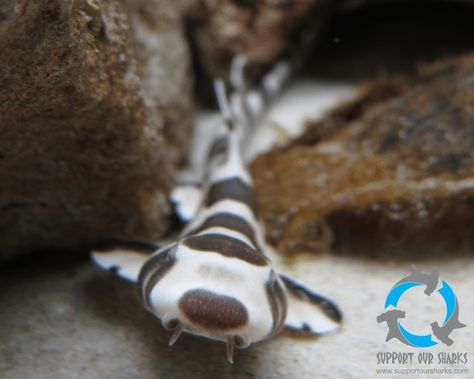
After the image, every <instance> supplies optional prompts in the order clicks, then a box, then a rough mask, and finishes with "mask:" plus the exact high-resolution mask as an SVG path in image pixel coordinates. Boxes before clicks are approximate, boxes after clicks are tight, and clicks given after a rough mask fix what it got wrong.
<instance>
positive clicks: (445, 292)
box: [377, 267, 466, 348]
mask: <svg viewBox="0 0 474 379" xmlns="http://www.w3.org/2000/svg"><path fill="white" fill-rule="evenodd" d="M438 279H439V274H438V271H436V270H433V272H432V273H431V274H426V273H423V272H421V271H420V270H419V269H418V268H416V267H413V271H412V273H411V274H410V275H408V276H407V277H405V278H403V279H401V280H400V281H398V282H397V283H396V284H395V285H394V286H393V287H392V289H391V290H390V292H389V293H388V295H387V299H386V300H385V308H384V309H385V310H386V311H385V312H384V313H382V314H380V315H378V316H377V322H378V323H382V322H386V323H387V326H388V334H387V339H386V341H389V340H391V339H392V338H395V339H398V340H399V341H401V342H403V343H404V344H406V345H409V346H414V347H419V348H426V347H432V346H436V345H438V344H439V342H442V343H444V344H445V345H448V346H450V345H452V344H453V340H452V339H451V338H450V337H449V335H450V334H451V332H452V331H453V330H454V329H458V328H463V327H465V326H466V325H464V324H462V323H461V322H459V303H458V300H457V297H456V295H455V294H454V291H453V289H452V287H451V286H450V285H449V284H448V283H447V282H445V281H444V280H441V288H439V289H438V290H437V292H438V293H439V294H440V295H441V297H442V298H443V300H444V303H445V306H446V316H445V318H444V321H443V323H442V325H439V323H438V322H436V321H435V322H433V323H431V330H432V333H430V334H423V335H418V334H414V333H411V332H409V331H408V330H406V329H405V328H404V327H403V325H402V323H401V321H400V319H403V318H405V311H403V310H400V309H398V308H397V307H398V303H399V300H400V298H401V297H402V296H403V295H404V294H405V292H406V291H408V290H409V289H410V288H413V287H417V286H422V285H424V286H426V287H425V291H424V293H425V295H427V296H431V294H432V293H433V292H435V290H436V288H437V287H438ZM387 309H388V310H387ZM434 337H435V338H436V339H437V340H434V339H433V338H434ZM438 341H439V342H438Z"/></svg>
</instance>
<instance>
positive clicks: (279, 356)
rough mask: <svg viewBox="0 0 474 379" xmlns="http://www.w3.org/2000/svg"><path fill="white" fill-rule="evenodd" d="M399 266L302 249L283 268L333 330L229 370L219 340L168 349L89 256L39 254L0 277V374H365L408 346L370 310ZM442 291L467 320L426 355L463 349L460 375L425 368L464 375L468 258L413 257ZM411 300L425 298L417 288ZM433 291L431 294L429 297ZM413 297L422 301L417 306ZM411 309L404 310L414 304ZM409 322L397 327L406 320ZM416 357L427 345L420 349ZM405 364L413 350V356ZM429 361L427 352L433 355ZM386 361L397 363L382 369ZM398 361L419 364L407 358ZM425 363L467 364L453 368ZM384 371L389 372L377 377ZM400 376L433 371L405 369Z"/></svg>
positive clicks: (10, 378)
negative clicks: (448, 291)
mask: <svg viewBox="0 0 474 379" xmlns="http://www.w3.org/2000/svg"><path fill="white" fill-rule="evenodd" d="M411 262H412V261H410V262H387V261H383V262H380V261H369V260H363V259H354V258H348V257H347V256H346V257H335V256H323V257H318V258H315V257H314V255H312V256H311V257H309V256H301V257H298V259H297V260H295V261H292V264H291V265H290V266H287V267H284V268H283V269H284V270H285V271H286V272H288V273H290V274H292V275H294V277H296V278H298V279H299V280H302V281H304V282H306V283H308V284H309V285H311V286H312V287H313V288H315V289H317V290H318V291H320V292H321V293H324V294H327V295H328V296H330V297H331V298H332V299H334V300H335V301H337V302H338V304H339V305H340V307H341V309H342V310H343V311H344V324H343V329H342V330H341V331H340V332H338V333H336V334H333V335H330V336H325V337H321V338H315V339H303V338H292V337H291V336H289V335H281V336H278V337H276V338H273V339H271V340H269V341H266V342H263V343H259V344H256V345H254V346H252V347H250V348H249V349H245V350H237V351H236V352H235V363H234V364H233V365H230V364H229V363H228V362H227V360H226V357H225V348H224V344H222V343H215V342H212V341H208V340H205V339H202V338H196V337H192V336H189V335H183V336H182V337H180V339H179V341H178V342H177V343H176V345H175V346H173V347H168V341H169V338H170V332H168V331H166V330H164V329H163V327H162V326H161V323H160V322H159V321H158V320H156V319H155V318H154V317H153V316H152V315H151V314H149V313H148V312H147V311H146V310H145V309H144V308H143V307H142V306H141V305H140V303H139V300H138V294H137V291H136V288H134V287H133V286H131V285H130V284H128V283H125V282H123V281H120V280H119V279H117V278H114V277H112V276H111V275H110V274H107V273H104V272H101V271H98V270H97V269H96V268H94V267H92V264H90V263H89V262H83V263H81V262H71V261H70V259H69V260H68V259H65V258H64V257H62V258H61V257H59V259H58V257H56V259H55V258H54V257H45V258H43V259H42V260H41V262H30V265H28V263H24V264H23V265H18V266H17V267H16V268H13V267H11V268H10V269H9V270H8V271H5V270H3V271H1V272H0V274H1V275H0V287H1V288H2V291H1V292H0V303H1V304H2V306H1V307H0V325H1V328H0V341H2V343H1V344H0V377H1V378H2V379H18V378H25V379H26V378H28V379H29V378H35V379H64V378H67V379H76V378H77V379H79V378H81V379H85V378H91V379H92V378H93V379H96V378H101V379H117V378H129V379H138V378H140V379H161V378H163V379H165V378H180V379H188V378H203V379H204V378H206V379H207V378H209V379H210V378H214V379H224V378H239V379H241V378H242V379H243V378H259V379H260V378H261V379H286V378H299V379H313V378H375V377H379V376H381V375H376V373H375V370H376V369H377V368H380V366H377V358H376V354H377V353H379V352H386V351H396V352H407V353H408V352H415V354H417V353H418V352H417V350H420V349H414V348H410V347H408V346H405V345H403V344H401V343H400V342H398V341H396V340H392V341H390V342H389V343H385V338H386V335H387V328H386V327H385V325H381V324H377V322H376V317H377V315H379V314H380V313H381V312H382V310H383V304H384V302H385V297H386V295H387V292H388V290H389V289H390V287H391V286H392V285H393V284H394V283H395V282H396V281H398V280H399V279H401V278H402V277H404V276H406V275H407V274H408V273H409V272H410V264H411ZM432 266H436V267H438V268H439V269H440V275H441V277H442V278H443V279H444V280H447V281H448V282H449V283H450V285H452V286H453V288H454V290H455V292H456V295H457V298H458V299H459V303H460V314H459V319H460V320H461V321H462V322H463V323H465V324H467V325H468V327H466V328H463V329H459V330H456V331H454V332H453V335H452V337H453V339H454V340H455V343H454V345H453V346H451V347H450V348H447V347H446V346H436V347H434V348H431V349H429V352H431V353H433V354H435V356H436V354H438V352H440V351H443V352H468V365H467V368H468V369H470V372H469V373H467V374H464V375H463V374H458V375H455V376H453V375H436V377H439V378H446V379H447V378H452V377H456V378H459V379H467V378H472V370H474V366H473V360H472V354H473V351H474V350H473V349H474V345H473V339H474V334H473V328H472V325H474V312H473V309H474V297H473V296H472V288H473V286H474V262H473V261H472V259H469V258H465V257H464V258H463V257H461V256H457V257H456V256H455V255H451V256H450V257H449V259H438V260H433V259H431V260H428V261H425V262H423V264H422V265H421V268H422V269H423V271H429V270H430V268H431V267H432ZM420 292H421V295H420V296H424V295H423V293H422V291H420ZM432 297H434V295H432ZM419 299H421V300H425V297H413V298H412V297H411V296H410V297H407V298H406V299H403V300H404V301H405V303H404V306H406V308H405V309H414V310H419V313H416V314H411V317H410V318H411V320H412V321H417V322H420V323H421V322H423V323H427V324H426V325H427V326H428V330H429V322H430V321H432V320H433V319H434V317H436V315H442V314H443V310H444V308H443V307H444V304H443V302H442V300H441V301H437V300H439V299H434V298H433V299H432V301H431V302H429V303H428V305H429V306H431V307H430V308H423V307H424V305H423V306H420V307H419V308H416V301H417V300H419ZM423 304H424V303H423ZM413 307H415V308H413ZM405 326H406V327H408V326H409V325H408V326H407V325H405ZM423 351H424V352H426V351H427V350H423ZM414 359H416V355H415V358H414ZM435 361H437V359H435ZM389 367H394V368H406V367H405V366H399V365H396V364H395V365H389ZM408 367H409V368H420V367H425V365H419V364H417V363H414V364H412V365H409V366H408ZM434 367H437V368H438V367H440V368H443V367H448V368H451V369H454V368H466V366H462V365H455V364H451V365H447V366H439V365H437V364H435V365H434ZM383 377H384V378H400V375H398V376H395V375H393V376H391V375H383ZM408 377H410V378H420V379H421V378H430V377H432V375H423V374H421V375H415V374H411V375H409V376H408Z"/></svg>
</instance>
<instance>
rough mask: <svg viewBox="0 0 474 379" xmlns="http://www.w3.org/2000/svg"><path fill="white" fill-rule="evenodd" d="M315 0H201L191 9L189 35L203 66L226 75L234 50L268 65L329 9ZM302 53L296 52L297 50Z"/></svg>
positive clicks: (318, 24) (299, 41)
mask: <svg viewBox="0 0 474 379" xmlns="http://www.w3.org/2000/svg"><path fill="white" fill-rule="evenodd" d="M329 5H331V4H330V3H328V2H325V1H320V0H271V1H253V0H201V1H200V2H199V8H198V9H197V11H196V12H195V13H194V14H193V20H194V25H195V27H194V37H195V40H196V44H197V47H198V51H199V59H200V63H201V65H202V67H203V68H204V71H205V72H206V73H207V74H210V75H211V76H220V77H226V76H227V71H228V65H229V62H230V60H231V59H232V57H233V56H235V55H237V54H243V55H245V56H246V57H247V58H248V59H249V61H250V63H251V64H255V65H257V66H258V65H263V66H265V65H268V64H270V63H272V62H273V61H274V60H275V59H276V58H277V57H278V56H279V55H281V54H282V53H284V52H288V51H289V50H291V49H294V48H299V49H301V47H302V45H303V44H304V42H303V41H305V40H306V39H311V38H310V36H311V35H312V34H314V33H316V32H317V31H318V30H319V29H320V28H321V26H323V24H324V21H325V20H326V19H327V16H328V15H329V12H328V11H329V7H328V6H329ZM300 53H301V52H300Z"/></svg>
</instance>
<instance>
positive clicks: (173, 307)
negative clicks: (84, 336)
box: [92, 82, 342, 363]
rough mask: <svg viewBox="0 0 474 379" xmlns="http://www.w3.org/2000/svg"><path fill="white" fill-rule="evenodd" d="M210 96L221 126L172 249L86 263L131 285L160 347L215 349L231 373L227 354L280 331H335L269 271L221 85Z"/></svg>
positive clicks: (317, 299) (124, 247)
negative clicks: (195, 339) (158, 330)
mask: <svg viewBox="0 0 474 379" xmlns="http://www.w3.org/2000/svg"><path fill="white" fill-rule="evenodd" d="M216 93H217V98H218V101H219V105H220V110H221V114H222V116H223V117H222V122H221V123H220V128H219V129H218V132H217V133H215V136H214V137H213V140H212V141H211V143H210V145H209V146H210V147H209V149H208V152H207V157H206V161H207V165H206V168H207V172H206V175H205V176H204V183H202V184H201V186H200V187H199V188H200V191H198V190H197V188H198V187H197V186H196V187H195V188H194V192H193V193H194V194H195V195H196V196H190V197H192V198H193V199H194V200H193V201H194V203H196V199H198V200H197V202H198V203H199V205H198V206H197V205H191V206H187V205H186V204H184V203H186V201H184V200H182V201H181V202H182V204H178V209H180V210H181V213H183V214H184V216H183V217H185V218H188V219H189V222H188V223H187V225H186V226H185V228H184V230H183V231H182V233H181V234H180V235H179V236H178V238H177V240H176V241H174V242H173V243H170V244H167V245H165V246H163V247H161V248H158V247H157V246H156V245H154V244H150V245H148V244H137V243H117V244H115V245H111V246H108V247H107V248H103V249H97V250H96V251H94V252H93V254H92V257H93V260H94V261H95V263H96V264H97V265H98V266H99V267H101V268H103V269H105V270H111V271H113V272H115V273H116V274H117V275H118V276H119V277H122V278H124V279H126V280H128V281H131V282H135V283H137V284H138V288H139V295H140V297H141V300H142V302H143V304H144V306H145V307H146V308H147V309H148V310H149V311H150V312H151V313H153V314H154V315H155V316H156V317H158V318H159V319H160V320H161V322H162V324H163V326H164V327H165V328H166V329H169V330H172V331H173V333H172V337H171V340H170V345H173V344H174V343H175V342H176V340H177V339H178V337H179V336H180V334H181V333H182V332H187V333H190V334H193V335H197V336H202V337H207V338H210V339H213V340H217V341H223V342H225V343H226V345H227V357H228V360H229V361H230V362H231V363H232V362H233V350H234V347H237V348H244V347H248V346H249V345H250V344H252V343H254V342H258V341H262V340H265V339H267V338H270V337H272V336H274V335H276V334H277V333H278V332H280V331H281V330H282V329H285V328H286V329H290V330H292V331H294V332H298V333H302V334H306V335H322V334H325V333H328V332H332V331H334V330H336V329H337V328H338V327H339V325H340V322H341V318H342V317H341V313H340V311H339V309H338V308H337V306H336V305H335V304H334V303H333V302H331V301H330V300H329V299H327V298H325V297H323V296H321V295H319V294H317V293H315V292H313V291H311V290H310V289H308V288H307V287H305V286H304V285H303V284H301V283H299V282H297V281H296V280H294V279H292V278H290V277H289V276H287V275H285V274H283V273H280V272H277V271H276V270H275V268H274V267H273V265H272V262H271V260H270V259H269V255H270V254H269V251H270V250H269V247H268V245H267V244H266V242H265V238H264V234H263V229H262V227H261V224H260V223H259V221H258V216H257V214H258V213H257V206H256V201H255V197H254V193H253V188H252V186H253V185H252V179H251V177H250V174H249V172H248V170H247V168H246V166H245V163H244V161H243V158H242V153H241V142H242V129H241V122H240V121H238V120H237V118H236V117H235V115H234V114H233V112H232V109H231V108H232V107H231V106H230V105H229V102H228V99H227V95H226V93H225V88H224V85H223V83H222V82H217V84H216ZM197 192H200V194H202V195H200V194H198V193H197ZM184 197H186V196H184ZM188 200H189V197H188ZM193 201H191V203H192V202H193Z"/></svg>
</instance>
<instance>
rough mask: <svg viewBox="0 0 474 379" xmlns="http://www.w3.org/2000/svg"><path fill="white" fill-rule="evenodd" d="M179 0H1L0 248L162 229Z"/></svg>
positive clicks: (186, 97) (172, 151)
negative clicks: (127, 1)
mask: <svg viewBox="0 0 474 379" xmlns="http://www.w3.org/2000/svg"><path fill="white" fill-rule="evenodd" d="M186 4H187V3H186V1H179V2H172V3H169V2H162V1H137V2H133V4H132V2H130V4H128V3H124V2H121V1H116V0H101V1H99V0H81V1H74V2H63V1H58V0H53V1H46V0H38V1H34V2H31V1H6V2H5V1H2V2H0V50H1V51H2V54H0V87H1V88H2V90H1V91H0V212H1V215H2V216H1V219H0V241H1V243H2V249H1V250H2V253H1V255H0V260H4V259H7V258H9V257H11V256H12V255H14V254H18V253H25V252H29V251H32V250H39V249H43V248H47V247H54V248H64V249H81V248H84V247H88V246H90V245H91V244H94V243H97V242H98V241H101V240H105V239H110V238H130V239H138V240H154V239H156V238H157V237H159V236H160V235H161V234H162V233H163V232H164V231H165V230H166V228H167V225H168V221H167V217H168V216H169V215H170V213H171V209H170V206H169V204H168V201H167V191H168V189H169V186H170V184H171V182H172V178H173V174H174V170H175V167H176V165H177V164H178V163H179V162H180V161H181V160H182V159H183V153H184V151H185V150H186V148H187V143H188V135H189V131H190V126H191V119H192V111H193V102H192V85H191V83H192V80H191V75H190V57H189V51H188V47H187V43H186V41H185V38H184V32H183V27H182V20H181V16H182V13H183V12H184V10H185V9H186Z"/></svg>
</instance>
